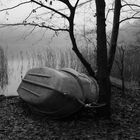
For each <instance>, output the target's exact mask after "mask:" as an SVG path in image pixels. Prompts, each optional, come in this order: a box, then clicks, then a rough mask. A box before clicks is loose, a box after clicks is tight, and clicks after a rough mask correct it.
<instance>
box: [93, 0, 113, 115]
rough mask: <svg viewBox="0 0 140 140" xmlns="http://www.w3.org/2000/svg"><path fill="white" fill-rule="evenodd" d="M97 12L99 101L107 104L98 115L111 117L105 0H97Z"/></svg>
mask: <svg viewBox="0 0 140 140" xmlns="http://www.w3.org/2000/svg"><path fill="white" fill-rule="evenodd" d="M95 2H96V14H97V68H98V72H97V79H98V84H99V89H100V90H99V103H103V102H105V103H106V106H105V107H103V108H99V109H98V110H97V115H98V116H106V117H110V114H111V113H110V98H111V86H110V79H109V74H108V67H107V66H108V65H107V44H106V42H107V40H106V25H105V1H104V0H95Z"/></svg>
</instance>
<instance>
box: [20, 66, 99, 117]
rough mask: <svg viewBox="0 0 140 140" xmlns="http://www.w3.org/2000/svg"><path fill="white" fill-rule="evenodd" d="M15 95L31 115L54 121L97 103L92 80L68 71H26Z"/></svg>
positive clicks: (95, 89)
mask: <svg viewBox="0 0 140 140" xmlns="http://www.w3.org/2000/svg"><path fill="white" fill-rule="evenodd" d="M17 91H18V94H19V96H20V97H21V98H22V99H23V100H24V101H26V102H27V103H28V104H29V106H30V107H31V108H32V109H33V110H34V111H37V112H38V113H45V114H47V115H48V116H51V117H54V118H63V117H66V116H69V115H71V114H73V113H75V112H77V111H78V110H80V109H81V108H82V107H83V106H86V105H89V104H92V103H96V102H97V100H98V93H99V91H98V84H97V82H96V80H95V79H94V78H91V77H88V76H86V75H85V74H81V73H78V72H77V71H75V70H73V69H71V68H64V69H60V70H56V69H52V68H48V67H45V68H33V69H31V70H29V71H28V72H27V73H26V75H25V77H24V78H23V79H22V82H21V84H20V86H19V88H18V90H17Z"/></svg>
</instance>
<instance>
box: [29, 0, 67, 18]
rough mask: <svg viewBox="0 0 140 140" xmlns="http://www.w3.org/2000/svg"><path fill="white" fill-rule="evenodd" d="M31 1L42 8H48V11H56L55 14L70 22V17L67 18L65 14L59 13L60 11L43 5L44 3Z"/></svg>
mask: <svg viewBox="0 0 140 140" xmlns="http://www.w3.org/2000/svg"><path fill="white" fill-rule="evenodd" d="M31 1H32V2H34V3H36V4H38V5H40V6H42V7H44V8H47V9H49V10H52V11H54V12H55V13H57V14H59V15H61V16H62V17H63V18H66V19H67V20H69V17H67V16H66V15H65V14H63V13H61V12H59V11H57V10H55V9H53V8H51V7H48V6H46V5H44V4H42V3H39V2H37V1H35V0H31Z"/></svg>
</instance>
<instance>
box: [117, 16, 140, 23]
mask: <svg viewBox="0 0 140 140" xmlns="http://www.w3.org/2000/svg"><path fill="white" fill-rule="evenodd" d="M130 19H140V17H127V18H125V19H122V20H120V22H119V23H122V22H124V21H126V20H130Z"/></svg>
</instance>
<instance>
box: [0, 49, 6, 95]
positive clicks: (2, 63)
mask: <svg viewBox="0 0 140 140" xmlns="http://www.w3.org/2000/svg"><path fill="white" fill-rule="evenodd" d="M7 84H8V63H7V56H6V52H5V51H4V49H3V48H2V47H1V46H0V93H1V94H2V92H4V90H5V88H6V86H7Z"/></svg>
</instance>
